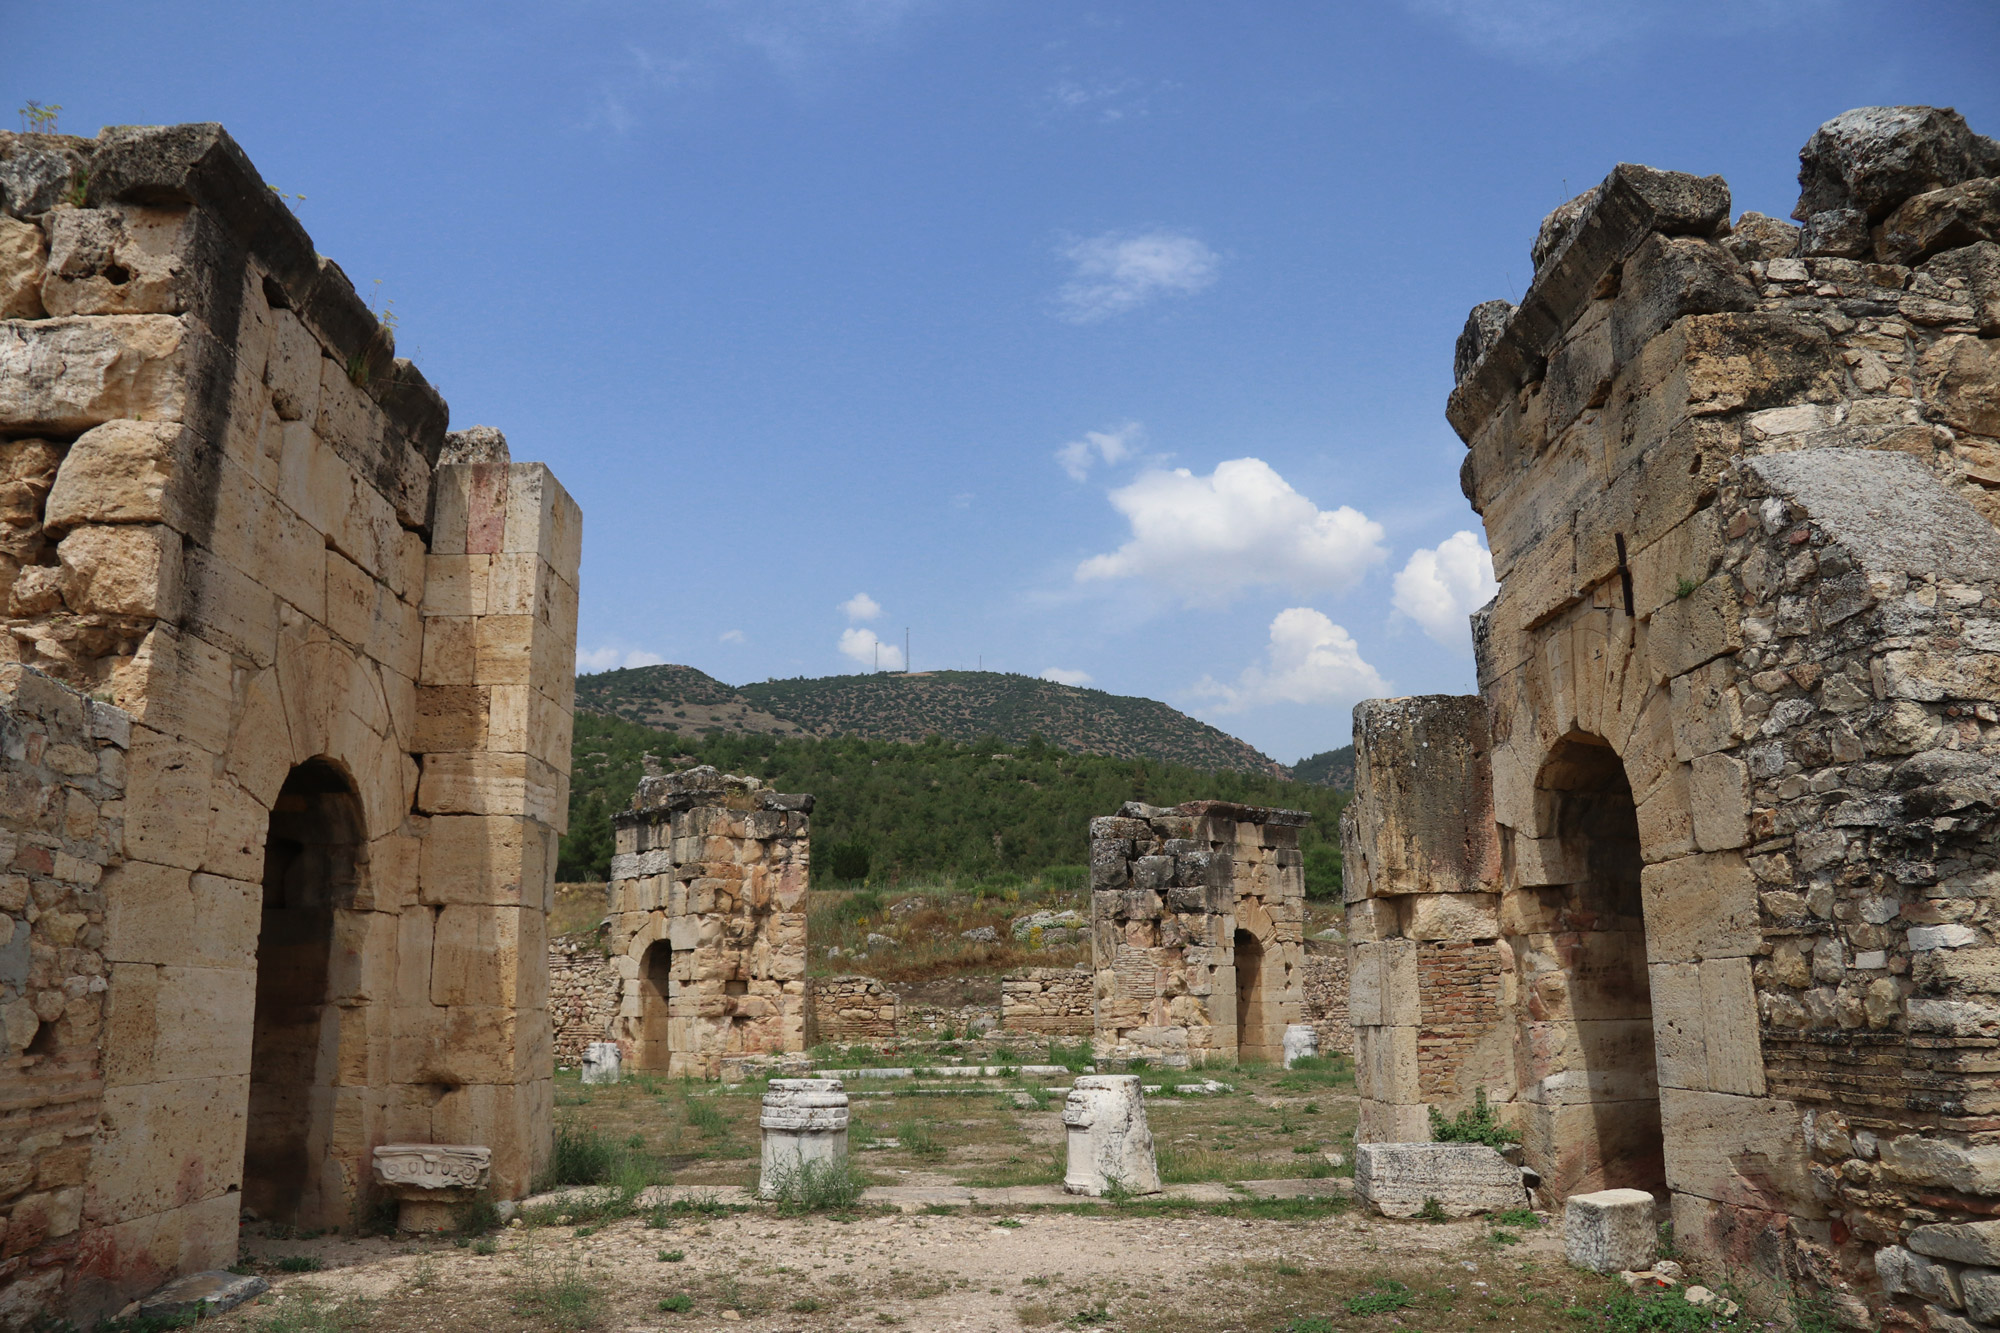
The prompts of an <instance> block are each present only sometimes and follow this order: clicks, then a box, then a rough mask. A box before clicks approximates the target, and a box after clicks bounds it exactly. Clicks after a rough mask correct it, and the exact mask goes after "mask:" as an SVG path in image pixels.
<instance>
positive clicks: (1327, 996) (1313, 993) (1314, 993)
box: [1299, 940, 1354, 1055]
mask: <svg viewBox="0 0 2000 1333" xmlns="http://www.w3.org/2000/svg"><path fill="white" fill-rule="evenodd" d="M1305 947H1306V955H1305V961H1304V962H1303V963H1302V964H1300V968H1299V976H1300V983H1299V989H1300V995H1301V997H1302V1000H1301V1002H1302V1005H1303V1014H1304V1016H1303V1018H1302V1019H1301V1021H1302V1022H1305V1023H1309V1024H1311V1025H1312V1029H1313V1031H1314V1032H1316V1033H1318V1034H1319V1053H1320V1054H1321V1055H1332V1054H1334V1053H1336V1052H1338V1053H1339V1054H1342V1055H1345V1054H1347V1053H1349V1052H1351V1051H1352V1050H1353V1049H1354V1026H1353V1024H1352V1023H1351V1022H1350V1021H1349V1020H1348V1016H1347V944H1346V942H1345V941H1330V940H1307V941H1306V946H1305Z"/></svg>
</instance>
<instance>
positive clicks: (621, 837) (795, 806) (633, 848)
mask: <svg viewBox="0 0 2000 1333" xmlns="http://www.w3.org/2000/svg"><path fill="white" fill-rule="evenodd" d="M812 807H813V798H812V797H810V796H786V795H781V794H779V793H777V792H772V791H765V790H764V789H763V787H762V784H760V783H759V782H758V780H757V779H756V778H742V777H734V776H731V775H728V774H722V773H718V772H716V771H715V770H714V769H713V768H710V767H707V766H706V765H704V766H702V767H699V768H690V769H685V770H683V771H681V772H678V773H669V774H666V775H663V776H649V777H645V778H642V779H640V781H639V790H638V792H637V793H636V794H635V795H634V796H633V798H632V807H631V809H629V810H622V811H620V812H619V813H618V814H616V815H614V816H613V817H612V821H611V822H612V827H613V829H614V830H615V831H616V836H617V849H616V851H615V853H614V854H613V857H612V862H611V925H610V927H609V930H608V934H607V940H606V944H607V948H608V951H609V953H610V955H611V958H612V960H613V961H614V963H615V964H616V966H617V969H618V977H619V981H620V986H621V992H620V996H619V1002H618V1012H617V1016H616V1018H614V1019H613V1020H612V1036H613V1038H614V1039H615V1040H616V1041H617V1042H618V1045H619V1049H620V1050H621V1051H623V1052H624V1053H626V1054H627V1055H628V1056H629V1058H630V1060H631V1063H632V1066H633V1067H634V1068H636V1069H663V1070H666V1071H667V1072H668V1073H671V1074H694V1075H697V1076H699V1077H702V1078H718V1077H720V1076H721V1074H722V1062H723V1058H724V1057H725V1056H737V1055H758V1054H777V1053H779V1052H782V1051H802V1050H804V1049H805V1034H806V1017H805V1015H806V887H807V884H808V881H809V879H810V871H811V864H810V846H811V835H812Z"/></svg>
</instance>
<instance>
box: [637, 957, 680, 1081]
mask: <svg viewBox="0 0 2000 1333" xmlns="http://www.w3.org/2000/svg"><path fill="white" fill-rule="evenodd" d="M673 969H674V947H673V945H672V944H670V943H669V942H668V941H666V940H655V941H653V943H652V944H650V945H648V946H647V948H646V952H645V953H644V955H642V956H641V958H640V960H639V1040H638V1041H637V1042H636V1043H634V1044H635V1045H636V1046H637V1050H635V1051H634V1052H633V1060H632V1063H633V1064H634V1065H635V1066H636V1067H638V1068H640V1069H665V1068H667V1067H668V1063H669V1060H670V1057H671V1054H672V1051H673V1038H672V1021H673V1020H672V1013H671V1009H670V1006H669V999H670V997H671V995H672V992H673Z"/></svg>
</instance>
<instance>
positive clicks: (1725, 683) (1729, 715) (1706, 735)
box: [1669, 659, 1747, 761]
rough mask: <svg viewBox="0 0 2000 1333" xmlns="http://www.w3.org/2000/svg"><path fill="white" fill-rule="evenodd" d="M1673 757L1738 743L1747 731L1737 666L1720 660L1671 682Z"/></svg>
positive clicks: (1685, 757) (1689, 756) (1684, 757)
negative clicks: (1736, 673) (1738, 687)
mask: <svg viewBox="0 0 2000 1333" xmlns="http://www.w3.org/2000/svg"><path fill="white" fill-rule="evenodd" d="M1669 695H1670V698H1671V700H1672V706H1671V712H1672V718H1673V732H1674V757H1675V758H1676V759H1679V760H1682V761H1687V760H1691V759H1694V758H1696V757H1697V756H1699V755H1704V754H1712V753H1713V752H1715V751H1717V750H1726V749H1729V748H1730V747H1731V746H1733V745H1735V744H1736V743H1737V741H1739V740H1741V739H1742V738H1743V737H1744V736H1745V735H1746V734H1747V728H1746V727H1745V725H1744V721H1743V704H1742V697H1741V695H1740V694H1739V693H1738V691H1737V689H1736V685H1735V665H1734V663H1732V662H1731V661H1729V660H1728V659H1718V660H1716V661H1713V662H1710V663H1708V664H1706V665H1705V666H1701V667H1698V668H1696V669H1695V670H1694V671H1691V672H1689V673H1687V674H1686V675H1683V676H1676V677H1674V678H1673V680H1672V681H1671V682H1669Z"/></svg>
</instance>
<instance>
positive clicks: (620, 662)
mask: <svg viewBox="0 0 2000 1333" xmlns="http://www.w3.org/2000/svg"><path fill="white" fill-rule="evenodd" d="M666 660H667V659H666V658H664V657H662V656H660V655H659V654H658V653H653V652H648V651H646V650H645V649H644V648H630V649H628V648H592V649H590V650H589V651H588V652H579V653H578V654H577V655H576V669H577V670H578V671H580V672H582V673H584V674H585V675H588V674H590V673H591V672H593V671H615V670H617V669H618V668H619V667H642V666H659V665H660V664H661V663H662V662H665V661H666Z"/></svg>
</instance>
